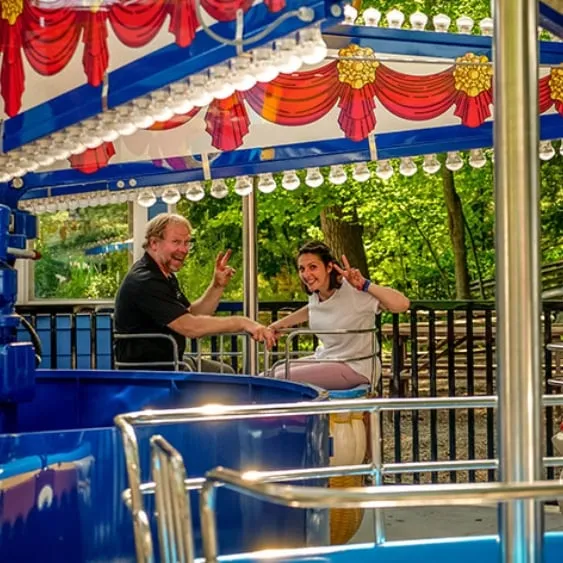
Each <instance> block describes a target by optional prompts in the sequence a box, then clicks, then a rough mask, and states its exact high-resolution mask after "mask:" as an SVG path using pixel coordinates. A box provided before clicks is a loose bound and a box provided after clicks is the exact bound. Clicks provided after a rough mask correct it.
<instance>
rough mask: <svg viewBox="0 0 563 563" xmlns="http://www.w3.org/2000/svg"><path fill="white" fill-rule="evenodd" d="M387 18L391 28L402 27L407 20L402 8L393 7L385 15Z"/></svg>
mask: <svg viewBox="0 0 563 563" xmlns="http://www.w3.org/2000/svg"><path fill="white" fill-rule="evenodd" d="M385 19H386V20H387V25H388V26H389V27H390V28H391V29H401V26H402V25H403V22H404V21H405V15H404V14H403V12H401V11H400V10H397V9H393V10H391V11H390V12H389V13H388V14H387V15H386V16H385Z"/></svg>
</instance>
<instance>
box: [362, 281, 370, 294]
mask: <svg viewBox="0 0 563 563" xmlns="http://www.w3.org/2000/svg"><path fill="white" fill-rule="evenodd" d="M370 285H371V282H370V281H369V280H366V281H364V285H363V286H362V291H366V292H367V291H368V290H369V286H370Z"/></svg>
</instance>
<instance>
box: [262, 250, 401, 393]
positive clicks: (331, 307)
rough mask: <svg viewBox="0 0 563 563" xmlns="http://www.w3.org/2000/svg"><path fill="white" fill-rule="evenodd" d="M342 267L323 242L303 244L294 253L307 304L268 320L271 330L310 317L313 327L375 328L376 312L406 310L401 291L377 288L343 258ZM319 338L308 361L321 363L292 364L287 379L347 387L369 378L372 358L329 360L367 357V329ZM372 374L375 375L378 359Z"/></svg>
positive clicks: (369, 352) (280, 368)
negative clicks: (285, 314)
mask: <svg viewBox="0 0 563 563" xmlns="http://www.w3.org/2000/svg"><path fill="white" fill-rule="evenodd" d="M342 263H343V265H344V268H341V267H340V265H339V264H338V262H337V261H336V260H335V259H334V257H333V256H332V253H331V250H330V248H328V246H326V245H325V244H323V243H322V242H318V241H313V242H309V243H307V244H305V245H304V246H303V247H302V248H301V249H300V250H299V253H298V256H297V268H298V271H299V277H300V279H301V283H302V284H303V287H304V289H305V291H306V292H307V294H308V295H309V304H308V305H306V306H305V307H303V308H301V309H299V310H298V311H295V312H294V313H291V314H290V315H288V316H287V317H284V318H283V319H280V320H279V321H276V322H275V323H273V324H271V325H270V327H269V328H271V329H272V330H278V331H279V330H280V329H284V328H289V327H293V326H296V325H299V324H301V323H304V322H306V321H309V327H310V328H311V329H312V330H318V331H322V330H332V329H370V328H374V327H375V315H376V314H378V313H380V312H381V310H385V311H390V312H392V313H402V312H404V311H406V310H407V309H408V308H409V305H410V302H409V300H408V299H407V298H406V297H405V296H404V295H403V294H402V293H400V292H398V291H395V290H394V289H390V288H387V287H381V286H379V285H376V284H374V283H371V282H370V281H369V280H367V279H365V278H364V277H363V276H362V274H361V273H360V271H359V270H358V269H356V268H351V267H350V264H349V263H348V260H347V258H346V256H342ZM319 338H320V340H321V341H322V345H320V346H319V347H318V348H317V350H316V351H315V354H314V355H313V356H310V357H308V358H304V359H307V360H314V359H321V360H323V361H322V362H314V361H309V362H307V363H298V362H291V363H290V366H289V379H291V380H292V381H302V382H306V383H311V384H313V385H317V386H318V387H322V388H324V389H329V390H336V389H351V388H352V387H357V386H358V385H362V384H367V383H369V382H370V381H371V378H372V373H373V371H374V370H373V364H372V362H373V360H372V359H371V358H370V357H368V358H365V359H361V360H349V361H343V362H339V361H335V362H330V361H326V360H330V359H331V358H334V359H335V360H336V359H342V358H358V357H365V356H371V355H372V353H373V352H375V351H372V342H373V335H372V333H371V332H366V333H359V334H358V333H356V334H344V335H342V334H331V335H324V334H321V335H320V336H319ZM377 364H378V365H377V367H376V378H377V379H379V376H380V371H381V369H380V366H379V362H377ZM285 373H286V366H285V364H284V365H280V366H278V367H277V368H276V369H275V373H274V376H275V377H285Z"/></svg>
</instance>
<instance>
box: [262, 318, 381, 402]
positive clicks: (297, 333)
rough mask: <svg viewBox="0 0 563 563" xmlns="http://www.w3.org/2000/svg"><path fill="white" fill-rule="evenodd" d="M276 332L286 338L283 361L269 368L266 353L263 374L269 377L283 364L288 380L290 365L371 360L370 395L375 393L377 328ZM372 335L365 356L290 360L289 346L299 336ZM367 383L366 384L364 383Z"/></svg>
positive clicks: (268, 353)
mask: <svg viewBox="0 0 563 563" xmlns="http://www.w3.org/2000/svg"><path fill="white" fill-rule="evenodd" d="M277 332H280V333H282V334H287V338H286V340H285V348H284V354H285V359H282V360H278V361H276V362H275V363H274V364H273V365H272V367H271V368H270V367H269V355H270V354H271V352H269V351H267V352H266V353H265V356H264V373H265V374H266V375H269V374H271V373H273V371H274V370H275V369H276V367H277V366H279V365H282V364H285V379H289V372H290V369H289V366H290V364H291V363H322V362H325V363H326V362H352V361H358V360H368V359H371V361H372V362H371V364H372V370H371V381H370V394H374V392H375V385H376V384H377V380H378V377H377V362H378V361H379V356H378V353H379V347H378V345H377V327H375V326H374V327H371V328H358V329H344V328H335V329H327V330H313V329H310V328H297V329H280V330H278V331H277ZM368 333H371V334H372V341H371V353H370V354H368V355H366V356H357V357H355V356H354V357H352V356H350V357H344V358H330V359H324V358H322V359H321V358H319V359H316V358H315V359H313V358H311V359H291V358H290V354H291V351H290V345H291V343H292V342H293V341H294V339H295V338H297V337H298V336H301V335H308V336H318V335H323V334H324V335H342V336H345V335H349V334H368ZM366 383H367V382H366Z"/></svg>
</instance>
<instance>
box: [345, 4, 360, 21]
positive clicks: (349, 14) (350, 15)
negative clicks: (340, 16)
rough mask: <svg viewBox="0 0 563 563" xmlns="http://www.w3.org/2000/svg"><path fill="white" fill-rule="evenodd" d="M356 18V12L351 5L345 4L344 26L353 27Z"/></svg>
mask: <svg viewBox="0 0 563 563" xmlns="http://www.w3.org/2000/svg"><path fill="white" fill-rule="evenodd" d="M357 17H358V10H356V8H354V6H352V5H351V4H346V5H345V6H344V21H343V22H342V23H343V24H344V25H354V22H355V21H356V18H357Z"/></svg>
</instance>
